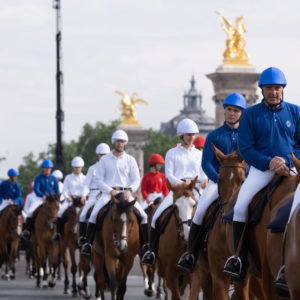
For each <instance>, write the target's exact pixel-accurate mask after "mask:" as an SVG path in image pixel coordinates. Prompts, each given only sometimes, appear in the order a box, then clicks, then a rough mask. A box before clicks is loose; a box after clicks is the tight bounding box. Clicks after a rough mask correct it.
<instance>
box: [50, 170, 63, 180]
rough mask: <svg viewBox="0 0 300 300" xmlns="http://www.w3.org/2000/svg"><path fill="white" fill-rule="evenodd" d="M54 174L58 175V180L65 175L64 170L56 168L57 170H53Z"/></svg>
mask: <svg viewBox="0 0 300 300" xmlns="http://www.w3.org/2000/svg"><path fill="white" fill-rule="evenodd" d="M52 175H53V176H54V177H56V178H57V179H58V180H62V179H63V177H64V175H63V173H62V171H60V170H55V171H53V172H52Z"/></svg>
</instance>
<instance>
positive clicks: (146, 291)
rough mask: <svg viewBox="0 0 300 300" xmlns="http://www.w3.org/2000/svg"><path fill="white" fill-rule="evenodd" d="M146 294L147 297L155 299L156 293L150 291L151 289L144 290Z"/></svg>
mask: <svg viewBox="0 0 300 300" xmlns="http://www.w3.org/2000/svg"><path fill="white" fill-rule="evenodd" d="M144 294H145V296H147V297H153V296H154V295H155V292H154V291H153V290H150V289H144Z"/></svg>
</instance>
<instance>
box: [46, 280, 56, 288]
mask: <svg viewBox="0 0 300 300" xmlns="http://www.w3.org/2000/svg"><path fill="white" fill-rule="evenodd" d="M55 284H56V283H55V282H52V281H49V283H48V285H49V287H51V288H54V287H55Z"/></svg>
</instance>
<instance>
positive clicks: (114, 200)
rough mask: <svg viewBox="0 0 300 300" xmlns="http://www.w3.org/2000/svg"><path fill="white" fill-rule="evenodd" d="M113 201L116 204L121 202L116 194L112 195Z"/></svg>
mask: <svg viewBox="0 0 300 300" xmlns="http://www.w3.org/2000/svg"><path fill="white" fill-rule="evenodd" d="M112 201H113V203H114V204H116V205H118V204H119V203H120V201H119V200H118V199H117V198H116V197H115V196H112Z"/></svg>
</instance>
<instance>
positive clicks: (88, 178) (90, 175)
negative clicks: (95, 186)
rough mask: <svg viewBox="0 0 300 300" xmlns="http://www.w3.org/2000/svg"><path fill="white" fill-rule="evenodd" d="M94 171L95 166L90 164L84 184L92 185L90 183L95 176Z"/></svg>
mask: <svg viewBox="0 0 300 300" xmlns="http://www.w3.org/2000/svg"><path fill="white" fill-rule="evenodd" d="M95 168H96V167H95ZM94 171H95V169H94V166H90V167H89V169H88V171H87V174H86V176H85V182H84V184H85V185H86V186H87V187H90V184H91V182H92V178H93V175H94Z"/></svg>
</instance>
